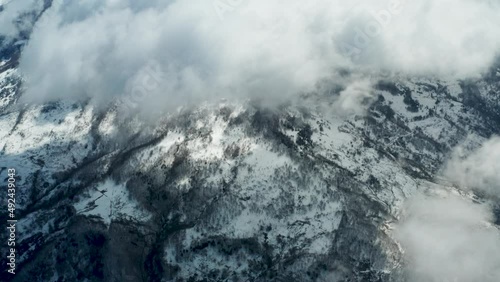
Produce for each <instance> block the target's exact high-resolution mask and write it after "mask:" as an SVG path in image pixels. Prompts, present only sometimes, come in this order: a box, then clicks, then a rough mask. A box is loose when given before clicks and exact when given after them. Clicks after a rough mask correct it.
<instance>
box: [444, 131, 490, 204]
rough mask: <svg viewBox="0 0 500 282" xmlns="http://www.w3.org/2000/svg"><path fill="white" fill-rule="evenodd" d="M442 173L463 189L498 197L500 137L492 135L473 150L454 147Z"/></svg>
mask: <svg viewBox="0 0 500 282" xmlns="http://www.w3.org/2000/svg"><path fill="white" fill-rule="evenodd" d="M444 175H445V176H446V177H447V178H448V179H449V180H451V181H453V182H454V183H456V184H458V185H459V186H460V187H461V188H463V189H476V190H478V191H481V192H483V193H486V194H487V195H489V196H492V195H494V196H497V197H500V138H499V137H493V138H491V139H490V140H488V141H486V142H485V143H484V144H482V146H481V147H479V148H478V149H476V150H473V151H469V150H467V149H466V148H463V147H458V148H456V149H455V151H454V153H453V156H452V158H451V159H450V161H449V162H448V163H447V165H446V168H445V170H444Z"/></svg>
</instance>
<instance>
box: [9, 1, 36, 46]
mask: <svg viewBox="0 0 500 282" xmlns="http://www.w3.org/2000/svg"><path fill="white" fill-rule="evenodd" d="M40 4H41V3H40V2H39V1H36V0H15V1H0V5H1V6H2V8H3V11H2V12H0V34H1V35H4V36H7V37H13V36H15V35H17V33H18V32H19V28H18V27H17V26H16V23H15V20H16V19H17V18H18V17H19V16H20V15H21V14H23V13H28V12H33V11H41V5H40Z"/></svg>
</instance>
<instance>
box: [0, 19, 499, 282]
mask: <svg viewBox="0 0 500 282" xmlns="http://www.w3.org/2000/svg"><path fill="white" fill-rule="evenodd" d="M34 18H35V19H36V16H34ZM22 40H24V39H22ZM22 46H23V42H22V41H21V42H19V41H17V42H11V43H9V44H6V45H4V46H3V47H2V48H3V49H2V50H1V51H0V58H1V60H2V61H1V62H0V148H1V151H0V172H1V175H2V177H1V179H2V181H3V183H6V182H5V181H4V179H6V178H7V176H6V175H7V169H9V168H15V170H16V172H17V178H16V180H17V186H18V189H17V193H16V204H17V209H16V217H17V219H18V222H17V226H18V227H17V228H18V229H17V243H18V244H17V255H18V257H17V270H18V273H16V275H15V276H10V274H8V273H2V274H1V277H3V278H4V279H7V280H2V281H405V279H406V278H405V273H404V267H405V263H406V260H405V257H404V251H403V250H402V248H401V246H400V245H399V244H398V242H397V240H396V239H395V237H394V235H393V232H392V230H393V228H394V224H395V223H396V222H397V221H398V219H399V218H400V216H401V212H402V207H403V204H404V202H405V201H406V200H407V199H409V198H410V197H411V196H413V195H415V194H416V193H418V192H419V191H420V192H421V191H425V190H426V189H443V190H448V191H457V190H456V188H455V187H454V186H453V185H452V183H451V182H450V181H448V180H447V179H443V178H441V177H440V176H441V169H442V168H443V165H444V164H445V162H446V160H447V159H448V158H449V155H450V153H451V152H452V150H453V149H454V148H455V147H456V146H457V145H462V146H464V147H466V148H470V149H474V148H477V147H479V146H480V145H481V144H482V143H483V142H484V141H486V140H488V139H489V138H490V137H492V136H494V135H497V134H500V95H499V93H500V70H499V69H497V68H496V67H494V68H492V69H491V71H490V73H489V74H487V75H484V76H483V77H481V78H477V79H470V80H440V79H432V78H423V77H413V78H411V77H405V76H398V75H395V76H390V77H384V76H380V77H378V78H377V76H375V77H374V78H373V77H372V79H375V80H376V83H375V84H376V87H375V90H374V92H375V94H374V97H375V99H374V100H373V101H370V102H369V103H368V104H367V105H366V112H364V113H362V114H357V115H355V114H350V115H345V114H339V113H338V112H336V111H333V110H331V109H332V108H334V106H333V105H334V104H335V103H336V101H337V99H338V97H339V95H340V92H341V91H342V90H343V89H342V87H341V86H339V85H333V86H331V87H329V89H328V91H322V92H318V93H309V94H307V95H303V96H301V97H300V98H297V99H296V100H293V101H292V102H290V103H284V104H281V105H279V106H267V105H265V104H263V103H261V102H259V101H253V100H250V101H244V102H232V101H231V102H228V101H217V102H211V103H204V104H203V105H198V106H196V107H192V108H182V109H179V110H177V111H176V112H170V113H168V114H165V115H163V116H162V117H161V118H158V119H157V120H155V121H154V122H150V121H148V122H146V121H143V120H142V119H140V118H138V117H130V116H128V117H123V116H121V115H120V113H119V112H117V111H116V110H115V109H114V108H105V109H98V108H96V107H95V106H94V104H92V103H91V102H74V101H71V102H68V101H66V100H61V101H58V102H52V103H45V104H34V105H25V104H21V103H19V102H18V99H19V98H20V97H21V96H22V94H23V88H22V86H23V79H22V74H21V73H20V72H19V71H18V69H17V63H18V59H19V54H20V52H21V50H22ZM343 75H345V76H349V75H350V74H349V73H344V74H343ZM3 185H4V184H2V186H3ZM460 193H462V194H463V197H473V198H474V200H475V201H482V198H481V195H473V194H470V195H465V194H464V193H463V192H460ZM2 197H4V196H2ZM5 210H6V209H3V208H2V209H1V211H0V215H1V219H2V222H3V221H6V220H7V214H6V213H5ZM498 221H499V219H497V223H498ZM7 236H8V234H7V233H6V232H1V233H0V242H7ZM0 250H1V251H2V259H3V260H2V265H5V264H6V263H7V261H6V260H5V256H4V255H3V254H4V253H7V246H6V245H5V244H0Z"/></svg>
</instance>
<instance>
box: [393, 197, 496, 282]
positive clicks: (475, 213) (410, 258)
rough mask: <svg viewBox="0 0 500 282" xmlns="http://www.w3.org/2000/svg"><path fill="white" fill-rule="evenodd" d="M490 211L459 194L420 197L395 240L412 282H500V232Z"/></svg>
mask: <svg viewBox="0 0 500 282" xmlns="http://www.w3.org/2000/svg"><path fill="white" fill-rule="evenodd" d="M491 220H492V215H491V212H490V210H489V208H488V207H486V206H484V205H479V204H473V203H471V202H469V201H467V200H465V199H463V198H460V197H458V196H456V195H446V196H444V197H443V196H441V197H436V196H431V197H423V196H422V197H416V198H415V199H413V200H412V201H411V202H410V203H409V204H408V206H407V209H406V211H405V216H404V217H403V219H402V220H401V222H400V223H399V224H398V226H397V229H396V230H395V235H396V238H397V240H398V241H399V243H400V244H401V246H402V247H403V249H404V251H405V253H404V254H405V259H406V263H407V269H406V273H407V275H408V277H407V278H408V281H411V282H424V281H425V282H448V281H449V282H467V281H484V282H494V281H500V232H499V230H498V229H497V228H495V227H493V226H491V225H490V224H489V222H491Z"/></svg>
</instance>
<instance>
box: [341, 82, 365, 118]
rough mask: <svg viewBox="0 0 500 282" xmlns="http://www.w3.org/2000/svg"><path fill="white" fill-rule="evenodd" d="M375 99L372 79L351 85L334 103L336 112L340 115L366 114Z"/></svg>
mask: <svg viewBox="0 0 500 282" xmlns="http://www.w3.org/2000/svg"><path fill="white" fill-rule="evenodd" d="M372 99H373V89H372V82H371V81H370V79H368V78H365V79H359V80H354V81H352V82H351V83H349V84H348V85H347V87H346V89H344V90H343V91H341V92H340V95H339V97H338V99H337V101H335V103H334V110H335V112H337V113H338V114H340V115H349V114H358V115H360V114H364V113H365V111H366V110H367V107H368V105H369V103H368V101H371V100H372Z"/></svg>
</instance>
